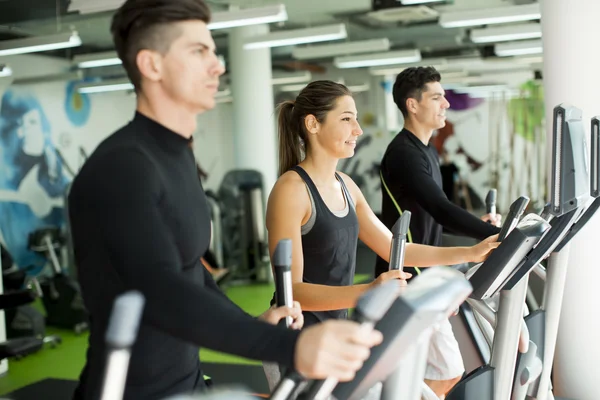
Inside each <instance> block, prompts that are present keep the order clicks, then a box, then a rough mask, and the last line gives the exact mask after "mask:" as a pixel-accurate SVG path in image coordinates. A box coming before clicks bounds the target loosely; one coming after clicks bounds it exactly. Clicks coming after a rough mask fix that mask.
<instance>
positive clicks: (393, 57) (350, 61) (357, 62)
mask: <svg viewBox="0 0 600 400" xmlns="http://www.w3.org/2000/svg"><path fill="white" fill-rule="evenodd" d="M419 61H421V52H420V51H419V50H399V51H390V52H387V53H378V54H365V55H362V56H348V57H336V58H335V59H334V60H333V64H334V65H335V66H336V67H337V68H360V67H375V66H378V65H394V64H405V63H412V62H419Z"/></svg>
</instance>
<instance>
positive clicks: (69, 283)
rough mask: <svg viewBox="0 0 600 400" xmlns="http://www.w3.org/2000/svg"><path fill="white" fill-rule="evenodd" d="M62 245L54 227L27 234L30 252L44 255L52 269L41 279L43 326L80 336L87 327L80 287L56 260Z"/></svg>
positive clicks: (87, 318)
mask: <svg viewBox="0 0 600 400" xmlns="http://www.w3.org/2000/svg"><path fill="white" fill-rule="evenodd" d="M63 244H64V243H63V240H62V236H61V233H60V230H59V228H56V227H49V228H42V229H38V230H36V231H34V232H32V233H31V234H30V235H29V249H30V250H32V251H35V252H38V253H41V254H43V255H44V256H45V257H46V258H47V259H48V260H49V261H50V265H51V266H52V270H53V273H52V274H51V275H50V276H48V277H44V278H42V279H40V287H41V290H42V301H43V303H44V308H45V309H46V323H47V324H48V325H50V326H54V327H56V328H62V329H70V330H73V331H74V332H75V333H76V334H81V333H83V332H85V331H86V330H87V329H88V328H89V317H88V313H87V311H86V309H85V306H84V304H83V298H82V296H81V290H80V288H79V285H78V284H77V282H76V281H75V280H74V279H73V278H71V277H69V276H68V275H67V274H66V273H65V272H64V271H63V269H62V268H61V265H60V262H59V260H58V256H57V251H58V250H59V249H61V248H62V246H63Z"/></svg>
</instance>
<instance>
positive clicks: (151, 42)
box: [110, 0, 211, 90]
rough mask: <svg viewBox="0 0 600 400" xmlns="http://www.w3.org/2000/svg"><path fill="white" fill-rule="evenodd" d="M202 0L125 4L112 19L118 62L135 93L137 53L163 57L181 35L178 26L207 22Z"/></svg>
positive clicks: (144, 0) (134, 0)
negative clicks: (180, 24) (185, 22)
mask: <svg viewBox="0 0 600 400" xmlns="http://www.w3.org/2000/svg"><path fill="white" fill-rule="evenodd" d="M210 17H211V14H210V9H209V8H208V6H207V5H206V3H205V2H204V0H127V1H125V3H124V4H123V5H122V6H121V7H120V8H119V9H118V10H117V11H116V13H115V15H114V16H113V19H112V23H111V27H110V31H111V33H112V37H113V42H114V44H115V48H116V50H117V54H118V55H119V58H120V59H121V61H122V62H123V67H124V68H125V71H126V72H127V76H129V79H130V80H131V83H133V85H134V86H135V88H136V90H139V89H140V82H141V79H142V77H141V74H140V71H139V69H138V67H137V63H136V57H137V54H138V53H139V52H140V50H144V49H150V50H155V51H158V52H160V53H161V54H165V53H166V52H167V51H168V50H169V48H170V47H171V44H172V43H173V41H174V40H175V39H177V38H178V37H179V36H180V35H181V30H180V29H179V27H177V25H176V23H177V22H182V21H191V20H200V21H204V22H205V23H207V24H208V23H209V21H210Z"/></svg>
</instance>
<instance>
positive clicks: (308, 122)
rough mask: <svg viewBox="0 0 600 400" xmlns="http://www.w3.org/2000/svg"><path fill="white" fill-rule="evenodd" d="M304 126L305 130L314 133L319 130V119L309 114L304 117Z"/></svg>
mask: <svg viewBox="0 0 600 400" xmlns="http://www.w3.org/2000/svg"><path fill="white" fill-rule="evenodd" d="M304 127H305V128H306V132H308V133H309V134H312V135H316V134H317V133H318V132H319V121H317V118H315V116H314V115H312V114H309V115H307V116H306V118H304Z"/></svg>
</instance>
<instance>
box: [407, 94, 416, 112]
mask: <svg viewBox="0 0 600 400" xmlns="http://www.w3.org/2000/svg"><path fill="white" fill-rule="evenodd" d="M418 107H419V102H418V101H417V99H413V98H412V97H409V98H408V99H406V110H407V111H408V112H409V113H410V114H416V113H417V109H418Z"/></svg>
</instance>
